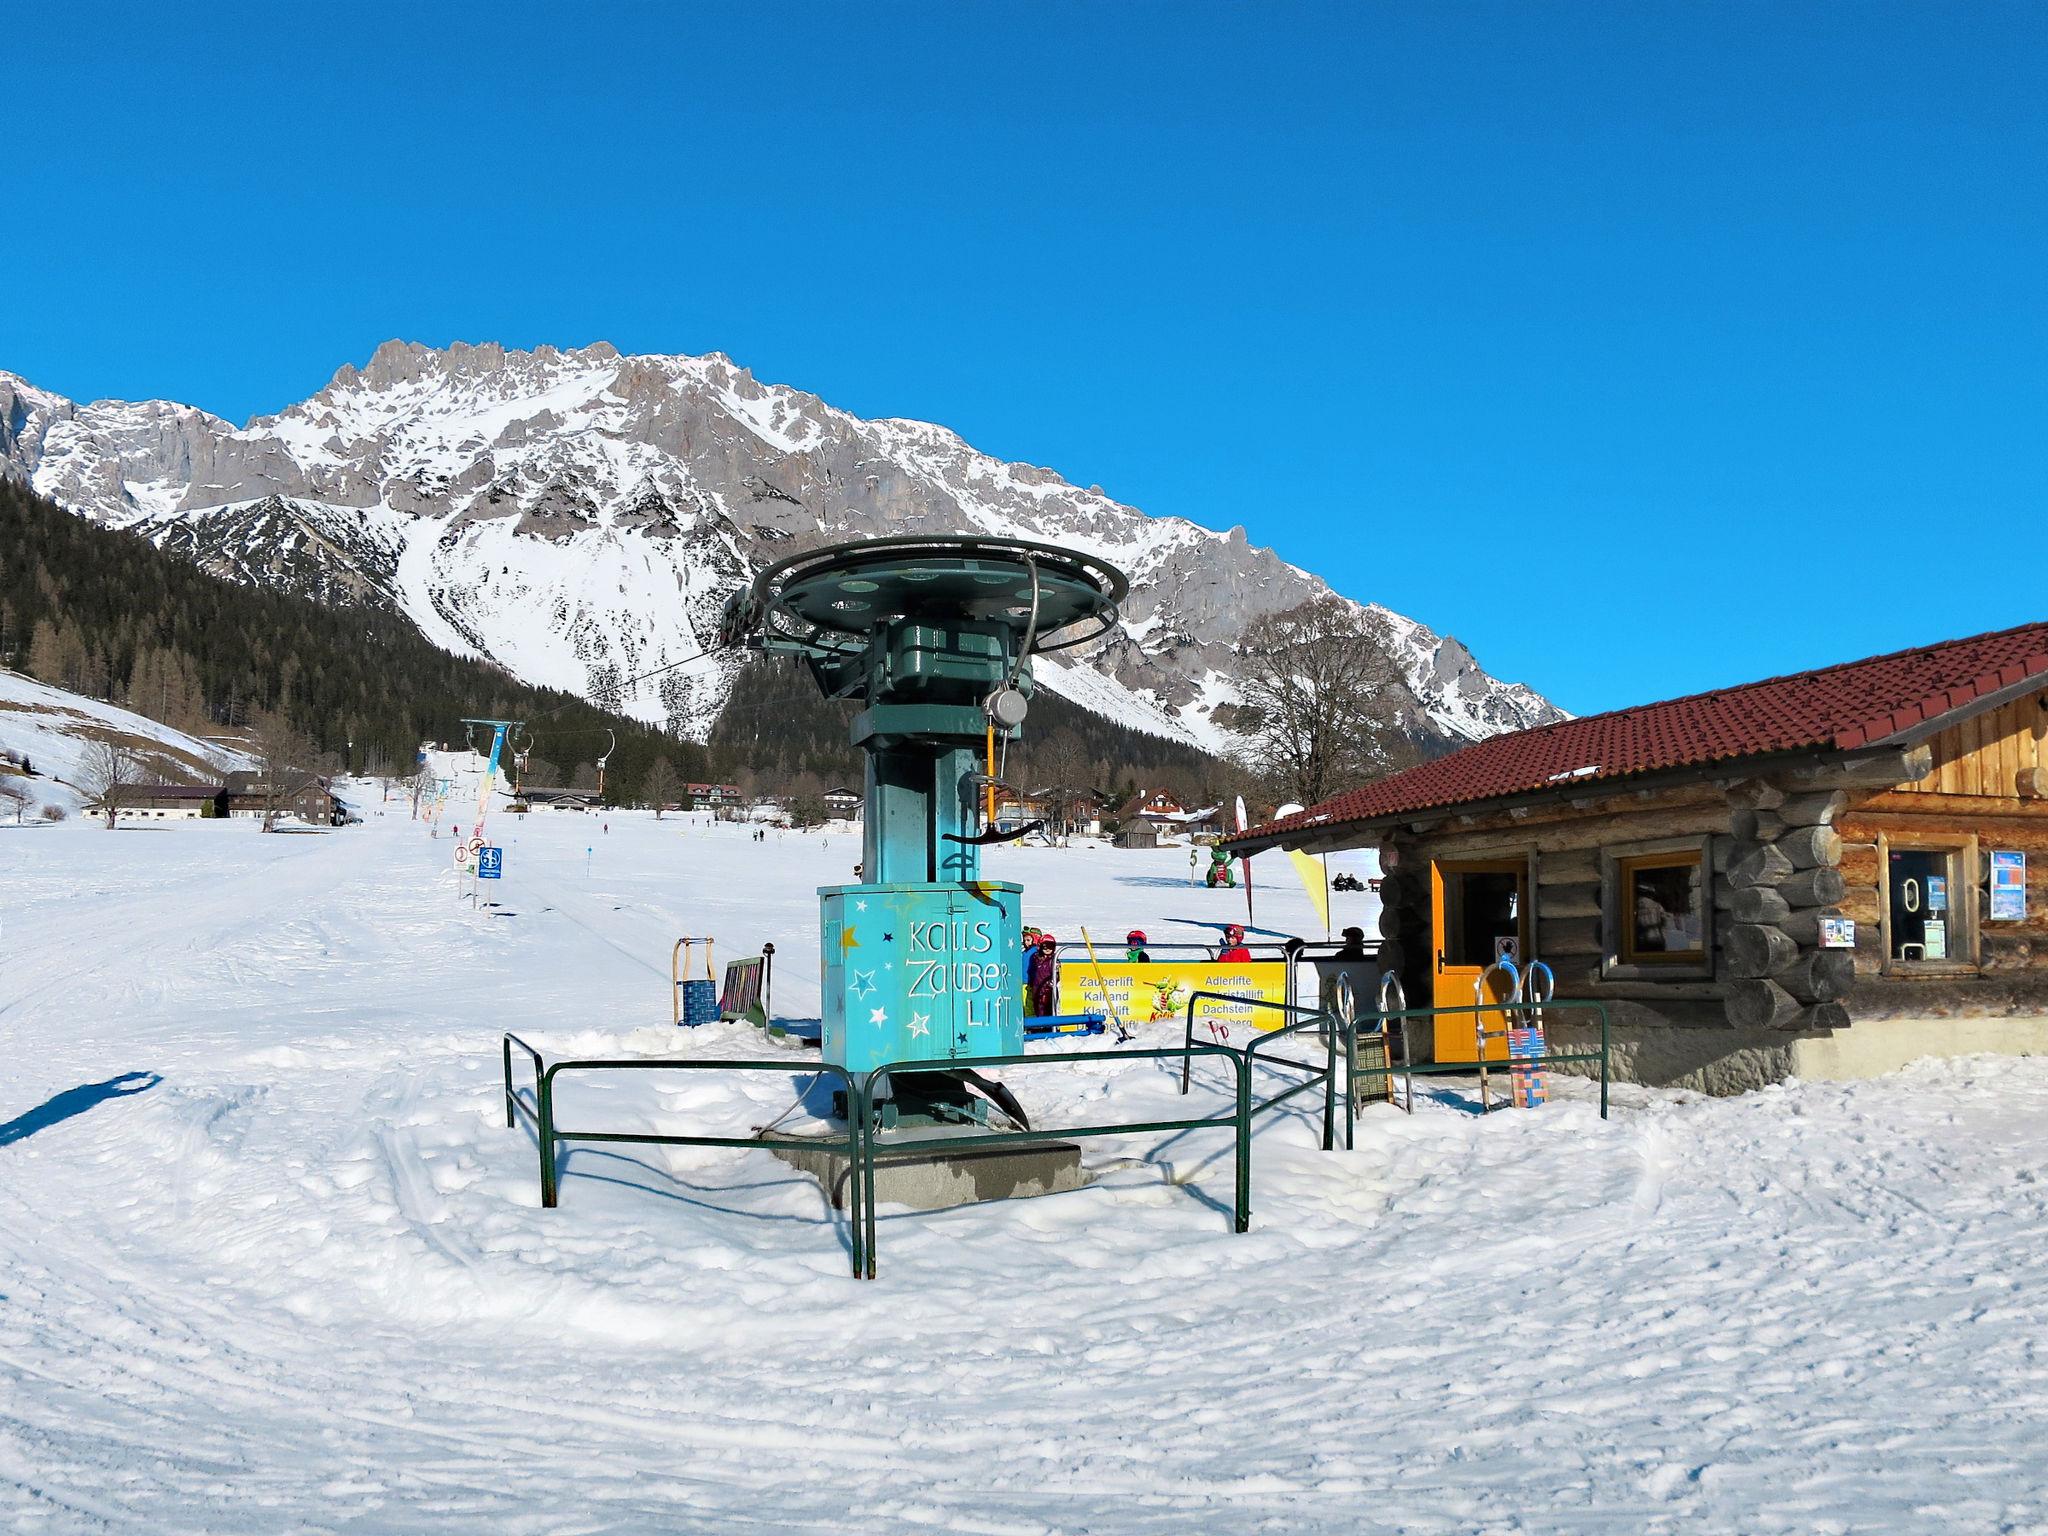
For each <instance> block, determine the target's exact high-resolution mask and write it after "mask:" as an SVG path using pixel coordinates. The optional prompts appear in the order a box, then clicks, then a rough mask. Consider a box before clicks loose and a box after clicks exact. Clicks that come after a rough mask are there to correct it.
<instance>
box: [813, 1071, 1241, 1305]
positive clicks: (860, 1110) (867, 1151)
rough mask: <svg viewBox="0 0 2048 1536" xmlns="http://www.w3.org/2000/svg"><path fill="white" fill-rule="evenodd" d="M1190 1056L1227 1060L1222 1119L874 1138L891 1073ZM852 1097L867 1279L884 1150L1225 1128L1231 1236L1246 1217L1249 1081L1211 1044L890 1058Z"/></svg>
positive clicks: (953, 1149)
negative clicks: (1231, 1086)
mask: <svg viewBox="0 0 2048 1536" xmlns="http://www.w3.org/2000/svg"><path fill="white" fill-rule="evenodd" d="M1193 1056H1222V1057H1225V1058H1228V1059H1229V1060H1230V1061H1231V1063H1232V1071H1233V1074H1234V1076H1235V1078H1236V1090H1237V1092H1236V1102H1235V1107H1234V1108H1233V1110H1232V1112H1231V1113H1230V1114H1229V1115H1227V1116H1218V1115H1200V1116H1184V1117H1182V1118H1180V1119H1174V1120H1133V1121H1123V1122H1119V1123H1115V1124H1110V1125H1063V1126H1047V1127H1043V1128H1039V1129H1033V1130H1017V1131H984V1132H980V1133H977V1134H971V1135H966V1136H960V1135H954V1134H951V1133H950V1132H949V1133H945V1134H940V1135H921V1136H909V1137H903V1136H897V1137H894V1138H892V1139H889V1140H886V1141H885V1140H882V1139H880V1137H879V1134H878V1132H877V1131H876V1130H875V1129H874V1125H875V1107H876V1094H875V1090H876V1089H877V1088H878V1087H880V1086H881V1085H882V1084H884V1083H886V1082H887V1081H888V1079H889V1075H890V1074H891V1073H892V1072H901V1073H912V1072H931V1071H933V1070H935V1069H955V1070H978V1069H980V1068H983V1067H1019V1066H1033V1067H1045V1066H1062V1067H1071V1066H1076V1065H1080V1064H1082V1063H1086V1062H1092V1061H1158V1060H1167V1059H1171V1058H1173V1057H1181V1058H1182V1059H1183V1062H1184V1063H1185V1062H1186V1061H1187V1060H1188V1059H1189V1058H1191V1057H1193ZM857 1092H858V1094H859V1097H858V1098H857V1099H854V1100H849V1101H848V1109H847V1121H848V1123H849V1125H851V1124H853V1123H856V1122H858V1123H859V1124H860V1125H862V1126H863V1127H865V1128H866V1130H867V1134H866V1136H865V1137H864V1138H863V1150H862V1154H861V1167H860V1181H861V1183H862V1185H863V1186H864V1187H863V1190H862V1194H861V1200H860V1208H861V1210H862V1212H863V1214H864V1217H865V1219H866V1222H867V1236H866V1242H865V1243H864V1244H863V1247H864V1249H865V1251H866V1253H867V1278H868V1279H870V1280H872V1279H874V1278H875V1165H876V1163H877V1162H878V1161H879V1160H880V1158H882V1157H883V1156H886V1155H888V1154H891V1153H904V1152H916V1151H925V1150H933V1149H943V1150H945V1151H949V1152H957V1151H966V1150H968V1149H970V1148H977V1147H995V1146H1012V1147H1014V1146H1023V1145H1027V1144H1035V1145H1039V1146H1045V1145H1050V1144H1054V1143H1057V1142H1062V1141H1069V1140H1072V1139H1074V1138H1075V1137H1081V1136H1141V1135H1146V1134H1151V1133H1157V1132H1162V1131H1173V1132H1181V1131H1194V1130H1203V1129H1208V1128H1216V1129H1221V1128H1224V1127H1229V1128H1230V1129H1231V1130H1232V1131H1233V1133H1234V1134H1235V1137H1236V1143H1237V1146H1236V1151H1237V1155H1236V1159H1235V1163H1234V1169H1235V1184H1236V1196H1235V1202H1234V1210H1233V1214H1234V1225H1235V1230H1237V1231H1239V1232H1243V1231H1246V1230H1248V1229H1249V1228H1250V1226H1251V1219H1252V1206H1251V1197H1252V1159H1251V1137H1252V1131H1251V1120H1252V1114H1253V1110H1252V1109H1251V1076H1250V1073H1249V1071H1248V1069H1247V1068H1246V1067H1245V1065H1244V1063H1243V1061H1242V1059H1241V1058H1240V1053H1239V1052H1236V1051H1233V1050H1231V1049H1230V1048H1229V1047H1228V1046H1222V1045H1212V1044H1210V1043H1209V1042H1207V1041H1195V1042H1193V1043H1191V1044H1190V1045H1189V1046H1187V1047H1185V1048H1181V1047H1175V1046H1147V1047H1135V1046H1134V1047H1129V1048H1119V1049H1117V1050H1111V1051H1088V1052H1085V1053H1083V1054H1080V1055H1059V1056H1052V1055H1023V1054H1019V1055H1014V1056H962V1057H958V1058H956V1059H952V1060H948V1061H891V1062H885V1063H883V1064H882V1065H881V1066H878V1067H876V1068H875V1069H874V1071H872V1072H870V1073H869V1074H868V1075H867V1080H866V1081H865V1082H864V1083H862V1084H860V1085H859V1087H858V1089H857Z"/></svg>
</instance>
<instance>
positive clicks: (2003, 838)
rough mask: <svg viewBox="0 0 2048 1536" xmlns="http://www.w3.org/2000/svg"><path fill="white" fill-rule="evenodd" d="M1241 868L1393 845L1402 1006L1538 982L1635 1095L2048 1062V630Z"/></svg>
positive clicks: (1327, 838) (1390, 874)
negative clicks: (1538, 971) (1587, 1006)
mask: <svg viewBox="0 0 2048 1536" xmlns="http://www.w3.org/2000/svg"><path fill="white" fill-rule="evenodd" d="M1229 846H1230V847H1231V848H1233V849H1234V850H1239V851H1246V852H1256V851H1258V850H1259V849H1262V848H1298V849H1303V850H1306V851H1308V852H1318V851H1327V850H1332V849H1339V848H1376V849H1377V850H1378V851H1379V856H1380V864H1381V868H1382V870H1383V872H1384V875H1383V883H1382V885H1381V889H1380V894H1381V897H1382V900H1383V901H1384V903H1385V906H1384V909H1383V916H1382V919H1381V930H1380V931H1381V933H1382V935H1383V942H1382V946H1381V950H1380V956H1381V962H1382V964H1383V965H1384V966H1386V967H1387V968H1389V969H1392V970H1394V971H1395V972H1397V973H1398V974H1399V975H1400V977H1401V978H1402V982H1403V985H1404V987H1405V989H1406V992H1407V996H1408V1000H1409V1002H1410V1004H1411V1006H1416V1007H1422V1006H1428V1005H1431V1004H1432V1000H1434V1004H1435V1005H1438V1006H1452V1005H1457V1004H1464V1005H1470V1004H1471V1003H1472V1002H1474V1001H1475V987H1477V986H1478V985H1480V984H1481V977H1482V973H1483V971H1484V970H1485V968H1486V967H1487V966H1489V965H1490V964H1491V963H1492V962H1493V961H1494V959H1495V958H1496V956H1497V955H1498V954H1501V953H1510V954H1512V955H1514V956H1515V957H1516V958H1518V959H1520V960H1523V961H1527V960H1536V959H1540V960H1542V961H1543V962H1545V963H1546V964H1547V965H1549V966H1550V967H1551V968H1552V970H1553V971H1554V972H1555V973H1556V978H1557V995H1558V996H1559V997H1560V998H1594V999H1600V1000H1603V1001H1605V1002H1606V1003H1607V1004H1608V1005H1609V1012H1610V1015H1611V1018H1612V1020H1613V1024H1614V1033H1613V1039H1614V1063H1615V1070H1616V1072H1617V1074H1618V1075H1621V1076H1623V1077H1630V1078H1634V1079H1636V1080H1639V1081H1643V1082H1650V1083H1676V1084H1686V1085H1690V1086H1694V1087H1699V1088H1704V1089H1707V1090H1709V1091H1712V1092H1721V1093H1725V1092H1735V1091H1739V1090H1741V1089H1744V1088H1748V1087H1752V1086H1755V1085H1757V1084H1759V1083H1763V1082H1770V1081H1776V1080H1778V1079H1781V1078H1784V1077H1787V1076H1799V1077H1823V1078H1824V1077H1855V1076H1865V1075H1869V1074H1872V1073H1877V1072H1882V1071H1887V1070H1890V1069H1891V1068H1893V1067H1896V1066H1899V1065H1901V1064H1903V1063H1904V1062H1907V1061H1911V1060H1913V1059H1914V1058H1915V1057H1920V1056H1928V1055H1945V1054H1954V1053H1960V1052H1967V1051H1974V1050H1990V1051H2006V1052H2031V1051H2041V1050H2048V1018H2044V1017H2043V1015H2044V1013H2048V867H2044V865H2048V623H2038V624H2027V625H2022V626H2020V627H2018V628H2016V629H2009V630H2003V631H1999V632H1997V633H1994V634H1987V635H1978V636H1975V637H1973V638H1970V639H1966V640H1952V641H1947V642H1944V643H1942V644H1938V645H1931V646H1926V647H1922V648H1919V649H1915V650H1909V651H1900V652H1898V653H1896V654H1893V655H1888V656H1875V657H1871V658H1869V659H1867V660H1864V661H1857V662H1850V663H1847V664H1845V665H1840V666H1831V667H1824V668H1821V669H1819V670H1817V671H1812V672H1802V673H1798V674H1796V675H1793V676H1789V677H1778V678H1771V679H1768V680H1766V681H1763V682H1758V683H1750V684H1747V685H1744V686H1741V687H1735V688H1723V689H1718V690H1716V691H1714V692H1711V693H1703V694H1696V695H1693V696H1692V697H1689V698H1682V699H1671V700H1667V701H1665V702H1662V703H1656V704H1645V705H1641V706H1638V707H1636V708H1633V709H1624V710H1618V711H1616V712H1614V713H1612V714H1605V715H1595V716H1589V717H1587V718H1584V719H1577V720H1566V721H1561V722H1558V723H1556V724H1552V725H1546V726H1539V727H1537V728H1535V729H1532V730H1526V731H1518V732H1514V733H1511V734H1508V735H1502V736H1496V737H1493V738H1491V739H1489V740H1486V741H1481V742H1478V743H1476V744H1474V745H1472V746H1469V747H1467V748H1465V749H1464V750H1462V751H1460V752H1456V753H1453V754H1452V755H1450V756H1448V757H1445V758H1441V759H1438V760H1437V761H1434V762H1430V763H1424V764H1422V765H1421V766H1419V767H1416V768H1412V769H1409V770H1408V771H1406V772H1404V773H1398V774H1394V775H1392V776H1390V777H1388V778H1385V779H1382V780H1380V781H1378V782H1377V783H1373V784H1368V785H1366V786H1365V787H1363V788H1360V789H1355V790H1352V791H1350V792H1348V793H1345V794H1341V795H1338V796H1336V797H1334V798H1333V799H1330V800H1327V801H1325V802H1323V803H1322V804H1320V805H1316V806H1312V807H1310V808H1309V809H1308V810H1306V811H1303V812H1300V813H1299V814H1296V815H1292V816H1289V817H1286V818H1285V819H1283V820H1279V821H1274V822H1270V823H1268V824H1266V825H1264V826H1260V827H1254V828H1252V829H1251V830H1250V831H1249V832H1247V833H1244V834H1241V835H1240V836H1238V837H1236V838H1233V839H1231V840H1230V842H1229ZM1502 979H1503V978H1502V977H1501V973H1498V972H1495V973H1493V975H1492V976H1490V977H1488V978H1487V982H1486V984H1487V985H1488V986H1489V987H1492V986H1494V985H1496V984H1497V983H1498V982H1499V981H1500V980H1502ZM1587 1017H1590V1015H1588V1014H1582V1013H1578V1012H1576V1011H1574V1012H1573V1013H1571V1014H1561V1015H1558V1016H1556V1018H1558V1019H1563V1018H1571V1019H1573V1020H1575V1021H1577V1020H1582V1019H1584V1018H1587ZM1472 1029H1473V1026H1472V1023H1471V1016H1470V1015H1467V1016H1465V1017H1464V1018H1446V1019H1442V1020H1438V1021H1435V1027H1434V1028H1433V1029H1429V1028H1425V1029H1419V1030H1416V1031H1414V1032H1413V1037H1412V1038H1411V1040H1410V1042H1409V1044H1410V1048H1411V1049H1412V1050H1413V1051H1414V1052H1415V1054H1416V1057H1417V1059H1419V1060H1431V1059H1433V1060H1439V1061H1459V1060H1472V1059H1474V1054H1475V1050H1476V1047H1475V1045H1474V1043H1473V1040H1472ZM1553 1033H1554V1034H1561V1035H1563V1036H1564V1037H1565V1038H1566V1039H1567V1040H1570V1041H1571V1042H1572V1043H1573V1044H1579V1043H1582V1042H1583V1040H1584V1039H1585V1035H1584V1033H1583V1030H1582V1027H1581V1025H1580V1024H1578V1023H1576V1022H1575V1023H1573V1024H1572V1025H1570V1026H1559V1025H1557V1024H1555V1023H1554V1024H1553Z"/></svg>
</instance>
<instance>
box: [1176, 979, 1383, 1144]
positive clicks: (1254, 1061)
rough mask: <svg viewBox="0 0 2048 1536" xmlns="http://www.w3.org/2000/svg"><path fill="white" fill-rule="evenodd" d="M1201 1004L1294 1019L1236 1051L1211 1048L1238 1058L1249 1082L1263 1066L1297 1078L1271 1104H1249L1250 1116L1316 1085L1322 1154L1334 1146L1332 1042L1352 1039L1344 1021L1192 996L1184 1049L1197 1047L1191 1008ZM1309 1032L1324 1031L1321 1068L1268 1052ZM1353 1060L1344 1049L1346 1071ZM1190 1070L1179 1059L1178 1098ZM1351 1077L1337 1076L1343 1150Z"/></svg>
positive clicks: (1248, 1000) (1288, 1007) (1296, 1008)
mask: <svg viewBox="0 0 2048 1536" xmlns="http://www.w3.org/2000/svg"><path fill="white" fill-rule="evenodd" d="M1204 1000H1207V1001H1211V1002H1215V1001H1222V1002H1228V1003H1232V1004H1235V1005H1237V1006H1240V1007H1244V1006H1249V1007H1252V1008H1263V1009H1265V1010H1267V1011H1268V1012H1270V1013H1277V1014H1279V1015H1281V1016H1282V1017H1283V1018H1294V1019H1298V1020H1299V1021H1300V1022H1299V1023H1294V1024H1282V1025H1281V1026H1280V1027H1279V1028H1277V1029H1267V1030H1260V1031H1259V1032H1258V1033H1256V1034H1255V1035H1254V1036H1253V1037H1252V1039H1251V1041H1250V1042H1249V1043H1248V1044H1247V1045H1246V1046H1245V1047H1244V1048H1243V1049H1242V1050H1240V1049H1238V1048H1237V1047H1236V1046H1232V1045H1226V1044H1223V1043H1221V1042H1217V1043H1216V1044H1215V1047H1214V1048H1215V1049H1217V1050H1223V1051H1228V1052H1229V1053H1230V1054H1231V1055H1233V1056H1236V1057H1239V1058H1240V1059H1241V1060H1242V1061H1243V1063H1244V1072H1245V1076H1246V1078H1247V1080H1249V1079H1250V1076H1251V1074H1252V1072H1253V1071H1254V1070H1255V1069H1256V1068H1259V1067H1262V1066H1263V1067H1271V1068H1277V1069H1280V1070H1283V1071H1288V1072H1298V1073H1300V1074H1302V1080H1301V1081H1300V1082H1298V1083H1296V1084H1295V1085H1294V1086H1293V1087H1291V1088H1289V1089H1287V1090H1286V1091H1285V1092H1284V1093H1276V1094H1275V1095H1273V1097H1272V1098H1270V1099H1263V1100H1259V1101H1257V1102H1255V1103H1253V1105H1252V1107H1251V1112H1252V1113H1253V1114H1255V1115H1256V1114H1259V1113H1261V1112H1262V1111H1265V1110H1268V1109H1277V1108H1279V1107H1280V1106H1281V1105H1282V1104H1285V1103H1286V1102H1287V1101H1288V1100H1290V1099H1293V1098H1297V1097H1299V1096H1300V1095H1302V1094H1304V1093H1307V1092H1308V1091H1309V1090H1310V1089H1312V1088H1315V1087H1318V1086H1320V1087H1321V1088H1322V1090H1323V1150H1324V1151H1325V1152H1327V1151H1329V1150H1330V1149H1331V1148H1332V1147H1334V1146H1335V1145H1336V1107H1337V1091H1338V1090H1337V1084H1338V1081H1339V1074H1338V1071H1337V1060H1338V1057H1337V1043H1338V1041H1339V1040H1345V1041H1347V1042H1348V1041H1349V1040H1350V1039H1351V1033H1350V1030H1349V1027H1348V1026H1347V1025H1345V1023H1344V1021H1343V1020H1341V1019H1339V1018H1337V1017H1336V1016H1335V1015H1334V1014H1328V1013H1324V1012H1322V1011H1321V1010H1320V1009H1316V1008H1304V1007H1301V1006H1300V1005H1298V1004H1295V1003H1275V1002H1268V1001H1266V1000H1265V999H1262V998H1255V997H1240V996H1237V995H1236V994H1234V993H1229V992H1195V993H1192V994H1190V995H1189V997H1188V1006H1187V1017H1186V1024H1185V1028H1184V1030H1183V1032H1182V1036H1181V1041H1182V1044H1183V1046H1186V1047H1192V1046H1194V1045H1196V1044H1197V1043H1199V1042H1197V1041H1196V1040H1195V1005H1196V1004H1197V1003H1200V1002H1202V1001H1204ZM1312 1030H1321V1031H1322V1032H1323V1037H1324V1053H1325V1060H1324V1062H1323V1065H1322V1066H1320V1067H1318V1066H1317V1065H1316V1064H1315V1063H1313V1062H1308V1061H1298V1060H1296V1059H1295V1058H1293V1057H1291V1056H1276V1055H1273V1054H1272V1053H1271V1051H1270V1049H1269V1048H1270V1047H1272V1046H1275V1045H1277V1044H1279V1042H1281V1041H1282V1040H1286V1039H1288V1038H1289V1037H1290V1036H1294V1035H1300V1034H1306V1033H1308V1032H1310V1031H1312ZM1262 1053H1263V1054H1262ZM1353 1057H1354V1053H1353V1052H1352V1051H1351V1050H1350V1048H1349V1047H1348V1045H1347V1048H1346V1051H1345V1055H1344V1061H1345V1062H1346V1064H1347V1066H1348V1065H1349V1064H1350V1062H1351V1061H1352V1060H1353ZM1192 1065H1193V1062H1192V1060H1191V1059H1189V1060H1183V1062H1182V1064H1181V1074H1180V1091H1181V1092H1182V1093H1186V1092H1187V1091H1188V1082H1189V1077H1190V1072H1189V1068H1190V1067H1191V1066H1192ZM1351 1078H1352V1074H1351V1073H1350V1072H1349V1071H1347V1072H1345V1073H1344V1074H1343V1076H1342V1081H1343V1084H1344V1088H1343V1093H1344V1108H1345V1113H1344V1145H1345V1146H1346V1148H1349V1147H1350V1146H1351V1122H1352V1120H1353V1119H1354V1118H1355V1115H1354V1114H1353V1112H1352V1105H1351Z"/></svg>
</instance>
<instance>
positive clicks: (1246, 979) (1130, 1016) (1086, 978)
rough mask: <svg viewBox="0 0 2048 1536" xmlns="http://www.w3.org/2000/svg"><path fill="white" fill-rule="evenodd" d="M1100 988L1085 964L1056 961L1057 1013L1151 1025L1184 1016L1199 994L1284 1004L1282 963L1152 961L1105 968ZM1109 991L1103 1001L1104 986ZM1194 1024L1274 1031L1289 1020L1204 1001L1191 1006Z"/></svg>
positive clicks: (1265, 1011) (1267, 1010)
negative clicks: (1104, 1016) (1222, 994)
mask: <svg viewBox="0 0 2048 1536" xmlns="http://www.w3.org/2000/svg"><path fill="white" fill-rule="evenodd" d="M1101 971H1102V984H1098V983H1097V981H1096V979H1095V977H1096V968H1095V967H1094V966H1092V965H1090V964H1088V963H1087V962H1086V961H1085V960H1083V961H1079V962H1076V961H1074V960H1071V959H1063V960H1062V961H1061V962H1060V1012H1061V1013H1106V1014H1114V1015H1115V1016H1117V1017H1118V1018H1121V1019H1122V1020H1123V1021H1124V1023H1126V1024H1151V1023H1160V1022H1164V1021H1168V1020H1170V1021H1172V1022H1173V1023H1175V1024H1178V1023H1180V1022H1181V1020H1183V1019H1185V1018H1186V1017H1187V1013H1188V999H1189V998H1190V997H1192V996H1193V995H1194V994H1195V993H1197V992H1228V993H1231V994H1232V995H1233V996H1234V997H1239V998H1247V997H1251V998H1258V999H1259V1000H1260V1001H1262V1002H1268V1003H1284V1002H1286V1001H1287V962H1286V961H1284V960H1153V961H1147V962H1143V963H1136V962H1132V961H1128V960H1119V961H1116V962H1115V963H1113V964H1111V963H1105V964H1104V965H1103V966H1102V968H1101ZM1103 984H1106V985H1107V986H1108V988H1109V996H1108V998H1107V999H1106V1000H1105V999H1104V997H1103V995H1102V986H1103ZM1195 1022H1196V1024H1198V1025H1200V1024H1210V1023H1215V1024H1227V1025H1232V1026H1236V1025H1243V1026H1245V1027H1246V1028H1249V1029H1278V1028H1280V1026H1281V1025H1283V1024H1285V1023H1286V1022H1287V1015H1286V1014H1284V1013H1279V1012H1277V1011H1275V1010H1273V1009H1271V1008H1253V1007H1252V1006H1250V1005H1249V1004H1248V1003H1243V1002H1219V1001H1217V1000H1216V999H1215V998H1208V997H1205V998H1203V999H1202V1001H1201V1002H1199V1003H1197V1004H1196V1005H1195Z"/></svg>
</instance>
